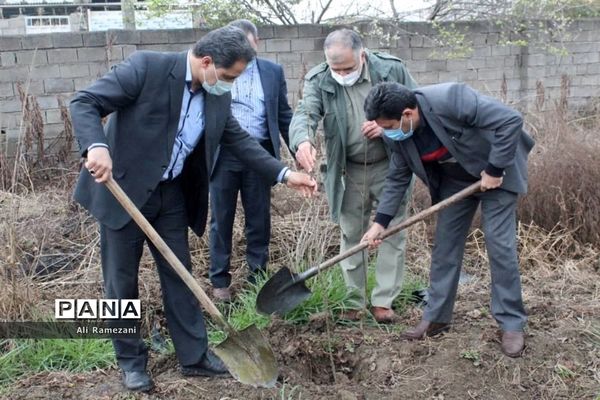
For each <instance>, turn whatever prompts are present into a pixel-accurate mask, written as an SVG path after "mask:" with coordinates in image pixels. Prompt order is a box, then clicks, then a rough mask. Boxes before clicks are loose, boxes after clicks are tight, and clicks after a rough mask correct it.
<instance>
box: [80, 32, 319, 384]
mask: <svg viewBox="0 0 600 400" xmlns="http://www.w3.org/2000/svg"><path fill="white" fill-rule="evenodd" d="M254 56H255V51H254V50H253V49H252V47H251V46H250V44H249V43H248V40H247V39H246V36H245V35H244V33H243V32H242V31H241V30H240V29H238V28H233V27H228V28H221V29H217V30H215V31H212V32H210V33H208V34H206V35H205V36H204V37H203V38H202V39H200V40H199V41H198V42H197V43H196V44H195V45H194V47H193V48H192V49H191V50H190V51H187V52H182V53H158V52H148V51H140V52H136V53H134V54H133V55H132V56H131V57H129V58H128V59H127V60H125V61H124V62H123V63H121V64H119V65H117V66H115V67H114V68H113V69H112V70H111V71H110V72H109V73H107V74H106V75H105V76H104V77H102V78H100V79H99V80H98V81H96V82H95V83H94V84H92V85H91V86H90V87H89V88H88V89H85V90H82V91H80V92H79V93H77V94H76V95H75V97H74V99H73V100H72V102H71V116H72V119H73V126H74V129H75V135H76V137H77V140H78V143H79V146H80V149H81V154H82V156H83V157H86V158H87V162H86V164H85V166H86V169H84V170H82V172H81V175H80V177H79V181H78V182H77V187H76V189H75V199H76V200H77V201H78V202H79V203H81V204H82V205H83V206H84V207H85V208H86V209H88V210H89V211H90V212H91V214H92V215H94V216H95V217H96V218H97V219H98V221H99V223H100V238H101V253H102V272H103V276H104V287H105V295H106V297H107V298H114V299H134V298H137V297H138V280H137V277H138V266H139V260H140V257H141V255H142V249H143V244H144V242H145V240H146V238H145V236H144V234H143V233H142V231H141V230H140V228H139V227H138V226H137V225H136V224H135V222H134V221H132V220H131V218H130V217H129V215H127V213H126V212H125V210H124V209H123V208H122V207H121V206H120V205H119V204H118V203H117V201H116V200H115V199H114V198H113V196H112V195H111V194H110V192H109V191H108V190H107V189H106V187H105V186H104V185H101V184H98V183H103V182H105V181H107V180H108V179H109V178H110V177H111V175H112V176H113V177H114V179H115V180H116V181H117V182H118V183H119V185H121V186H122V188H123V190H124V191H125V192H126V193H127V194H128V195H129V197H130V198H131V199H132V201H133V202H134V203H135V205H136V206H137V207H138V208H139V209H140V210H141V212H142V214H143V215H144V216H145V217H146V218H147V219H148V220H149V221H150V223H151V224H152V225H153V226H154V228H155V229H156V230H157V231H158V233H159V234H160V235H161V236H162V237H163V239H164V240H165V242H166V243H167V244H168V245H169V247H171V249H172V250H173V251H174V252H175V254H176V255H177V257H178V258H179V259H180V260H181V261H182V263H183V264H184V265H185V266H186V267H187V268H188V269H190V268H191V260H190V253H189V246H188V236H187V235H188V231H187V227H188V225H189V226H190V227H191V228H192V229H193V230H194V232H196V233H197V234H198V235H202V233H203V232H204V227H205V225H206V217H207V208H208V176H209V171H210V169H211V167H212V165H213V160H214V158H215V152H216V149H217V147H218V146H219V145H221V146H222V147H223V148H227V149H228V150H230V151H231V152H232V153H233V154H235V156H236V157H238V158H239V159H240V160H241V161H243V162H244V163H245V164H246V165H248V167H249V168H254V169H256V170H257V171H259V172H260V173H261V174H262V175H263V176H264V177H265V179H267V180H269V181H271V182H275V181H279V182H283V183H286V184H287V185H288V186H290V187H293V188H295V189H298V190H300V191H302V192H303V193H304V195H307V196H309V195H311V194H312V193H314V191H315V190H316V183H315V182H314V180H312V179H311V178H309V177H308V176H307V175H304V174H300V173H297V172H292V171H291V170H289V169H288V168H286V167H285V166H284V165H283V164H282V163H281V162H279V161H278V160H276V159H275V158H273V157H272V156H271V155H270V154H269V153H268V152H267V151H265V150H264V149H263V148H262V147H261V146H260V145H258V144H257V142H256V141H255V140H254V139H252V138H251V137H250V136H249V135H248V133H247V132H245V131H244V130H242V129H241V128H240V126H239V124H238V123H237V121H236V120H235V118H234V117H233V116H232V115H231V111H230V108H231V97H230V94H229V90H230V89H231V85H232V82H233V80H234V79H235V78H236V77H237V76H239V75H240V74H241V73H242V71H243V70H244V69H245V68H246V65H247V63H248V62H250V61H251V60H252V59H253V58H254ZM106 116H109V118H108V121H107V123H106V126H105V127H104V128H103V126H102V122H101V120H102V118H103V117H106ZM148 245H149V247H150V250H151V252H152V254H153V256H154V259H155V261H156V264H157V266H158V272H159V276H160V281H161V287H162V293H163V304H164V308H165V314H166V317H167V323H168V327H169V331H170V334H171V338H172V339H173V343H174V345H175V351H176V353H177V358H178V360H179V363H180V364H181V367H182V373H183V374H184V375H187V376H194V375H202V376H214V375H219V374H224V373H226V369H225V367H224V365H223V363H222V361H221V360H219V359H218V358H217V357H216V356H215V355H214V354H213V353H212V352H210V351H208V350H207V349H208V347H207V336H206V328H205V325H204V319H203V317H202V313H201V311H200V307H199V305H198V302H197V300H196V299H195V298H194V296H193V295H192V293H191V291H190V290H189V289H188V288H187V287H186V286H185V284H184V283H183V282H182V281H181V279H180V278H179V277H178V276H177V275H176V273H175V272H174V271H173V270H172V269H171V268H170V267H169V265H168V263H167V262H166V261H165V260H164V259H163V257H162V256H161V255H160V254H159V253H158V251H157V249H156V248H155V247H154V246H153V245H152V244H151V243H148ZM113 345H114V347H115V352H116V355H117V361H118V363H119V366H120V367H121V369H122V370H123V382H124V384H125V386H126V387H127V388H128V389H130V390H149V389H150V388H151V387H152V386H153V384H152V380H151V379H150V376H149V375H148V374H147V372H146V363H147V359H148V356H147V348H146V346H145V345H144V342H143V341H142V340H141V339H140V338H136V339H125V338H114V339H113Z"/></svg>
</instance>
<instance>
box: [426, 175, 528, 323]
mask: <svg viewBox="0 0 600 400" xmlns="http://www.w3.org/2000/svg"><path fill="white" fill-rule="evenodd" d="M470 183H472V182H466V181H463V180H458V179H454V178H452V177H448V176H444V175H442V176H441V187H440V194H441V197H442V199H445V198H448V197H449V196H451V195H452V194H454V193H456V192H458V191H459V190H461V189H463V188H465V187H466V186H468V185H469V184H470ZM480 203H481V216H482V225H483V232H484V235H485V244H486V249H487V253H488V258H489V263H490V270H491V289H492V300H491V311H492V315H493V316H494V318H495V319H496V321H497V322H498V324H499V325H500V327H501V328H502V329H503V330H505V331H521V330H523V327H524V326H525V323H526V321H527V316H526V313H525V309H524V307H523V300H522V296H521V277H520V274H519V264H518V256H517V237H516V236H517V232H516V231H517V227H516V215H515V210H516V207H517V194H515V193H512V192H508V191H506V190H502V189H496V190H491V191H486V192H483V193H478V194H476V195H474V196H470V197H469V198H467V199H465V200H462V201H460V202H458V203H456V204H454V205H452V206H450V207H448V208H446V209H444V210H442V211H440V213H439V215H438V218H437V225H436V232H435V243H434V248H433V253H432V256H431V272H430V288H429V296H430V299H429V301H428V304H427V306H426V308H425V312H424V315H423V319H425V320H427V321H433V322H440V323H449V322H450V321H451V319H452V310H453V308H454V300H455V297H456V291H457V288H458V279H459V276H460V269H461V266H462V261H463V254H464V248H465V242H466V239H467V234H468V232H469V228H470V226H471V222H472V220H473V216H474V214H475V211H476V210H477V207H478V206H479V204H480Z"/></svg>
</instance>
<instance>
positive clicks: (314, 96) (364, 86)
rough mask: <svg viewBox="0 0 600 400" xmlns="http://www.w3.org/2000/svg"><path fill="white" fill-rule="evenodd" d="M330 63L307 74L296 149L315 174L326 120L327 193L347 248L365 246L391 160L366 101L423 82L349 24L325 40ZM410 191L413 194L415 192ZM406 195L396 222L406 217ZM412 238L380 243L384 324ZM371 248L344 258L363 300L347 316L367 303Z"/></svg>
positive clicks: (294, 135)
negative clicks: (390, 88) (376, 89)
mask: <svg viewBox="0 0 600 400" xmlns="http://www.w3.org/2000/svg"><path fill="white" fill-rule="evenodd" d="M324 48H325V58H326V62H324V63H321V64H319V65H317V66H316V67H314V68H313V69H311V70H310V71H309V72H308V73H307V74H306V76H305V82H304V96H303V99H302V100H301V101H300V103H299V105H298V107H297V109H296V111H295V113H294V116H293V118H292V122H291V125H290V147H291V149H292V151H295V152H296V160H297V161H298V163H299V164H300V165H301V167H302V168H304V169H305V170H306V171H308V172H312V170H313V169H314V166H315V158H316V149H315V145H316V130H317V124H318V122H319V121H320V120H321V119H323V130H324V139H325V149H326V158H327V161H326V163H327V165H326V167H325V166H321V171H322V172H324V181H325V190H326V193H327V198H328V201H329V208H330V212H331V218H332V219H333V221H334V222H336V223H339V225H340V228H341V230H342V243H341V246H340V247H341V251H342V252H343V251H345V250H347V249H349V248H350V247H352V246H354V245H356V244H358V243H359V242H360V239H361V237H362V235H363V234H364V232H365V231H366V229H367V227H368V224H369V216H370V214H371V209H372V207H373V205H374V204H375V203H377V202H378V200H379V196H380V195H381V193H382V189H383V183H384V180H385V177H386V173H387V169H388V164H389V155H388V153H389V150H388V149H387V148H386V145H385V144H384V142H383V140H382V138H381V136H382V133H383V130H382V129H381V128H380V127H379V126H378V125H377V124H376V123H375V122H374V121H367V120H366V119H365V113H364V110H363V104H364V101H365V99H366V97H367V94H368V93H369V90H370V89H371V87H372V86H374V85H376V84H377V83H379V82H383V81H391V82H398V83H401V84H403V85H405V86H407V87H409V88H415V87H416V83H415V81H414V79H413V78H412V77H411V76H410V74H409V72H408V71H407V69H406V67H405V66H404V64H403V63H402V61H401V60H400V59H399V58H396V57H394V56H391V55H389V54H384V53H377V52H371V51H369V50H367V49H365V48H363V46H362V42H361V39H360V36H359V35H358V34H357V33H356V32H354V31H352V30H349V29H341V30H337V31H334V32H332V33H330V34H329V36H327V38H326V39H325V44H324ZM409 192H410V191H409ZM409 198H410V193H407V194H406V195H405V196H404V199H403V200H402V206H401V207H400V208H399V211H398V213H397V214H396V216H395V221H394V222H398V221H399V220H402V219H404V217H405V213H406V205H407V199H409ZM405 243H406V235H405V234H398V235H395V236H393V237H391V238H389V239H387V240H386V241H384V242H383V244H382V245H381V246H380V247H379V253H378V257H377V265H376V285H375V288H374V289H373V292H372V294H371V305H372V309H371V313H372V314H373V316H374V318H375V319H376V320H377V321H378V322H380V323H386V322H393V321H394V320H395V317H396V316H395V314H394V311H393V310H392V303H393V301H394V299H395V298H396V296H398V294H399V293H400V290H401V288H402V278H403V275H404V248H405ZM365 262H366V252H364V253H358V254H355V255H354V256H352V257H349V258H347V259H346V260H344V261H342V262H341V266H342V270H343V272H344V279H345V281H346V285H347V287H348V288H349V289H350V290H352V291H353V294H354V296H355V299H356V302H355V307H354V309H352V310H348V311H346V312H345V313H344V314H343V315H342V318H344V319H349V320H357V319H359V318H360V309H361V308H363V307H364V305H365V303H366V298H365V287H366V282H365V278H366V269H365V268H366V264H365Z"/></svg>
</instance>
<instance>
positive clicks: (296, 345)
mask: <svg viewBox="0 0 600 400" xmlns="http://www.w3.org/2000/svg"><path fill="white" fill-rule="evenodd" d="M559 271H561V272H559ZM562 271H564V270H561V269H560V268H557V271H556V272H555V274H551V275H550V276H547V277H544V279H537V277H535V276H532V277H528V276H525V277H524V279H523V280H524V286H525V299H526V302H527V306H528V310H529V314H530V321H529V328H528V331H527V349H526V351H525V354H524V356H523V357H522V358H519V359H510V358H508V357H505V356H504V355H502V353H501V352H500V350H499V336H498V331H497V328H496V325H495V322H494V320H493V318H492V317H491V316H489V314H488V313H487V311H486V310H487V304H488V298H489V296H488V292H487V282H486V275H487V274H486V271H480V274H479V275H478V276H477V278H476V279H475V280H474V281H473V282H470V283H469V284H467V285H464V286H462V287H461V289H460V293H459V297H458V300H457V306H456V310H455V321H454V325H453V329H452V330H451V331H450V332H449V333H447V334H444V335H442V336H441V337H439V338H434V339H428V340H425V341H422V342H405V341H402V340H401V339H400V337H399V333H400V332H401V331H402V330H403V329H405V328H406V325H410V324H414V323H417V322H418V320H419V317H420V310H419V309H417V308H414V309H412V310H410V311H409V312H408V313H407V314H406V315H405V319H404V320H403V324H402V325H398V326H392V327H378V326H374V325H372V324H371V325H369V324H368V323H367V322H365V323H364V324H363V325H361V324H356V325H351V326H348V325H340V324H338V325H330V326H332V329H331V330H330V332H329V333H328V332H327V329H326V326H327V324H326V321H325V318H328V317H327V316H326V315H323V316H317V317H316V318H315V319H313V320H312V321H311V322H310V323H309V324H308V325H304V326H294V325H289V324H287V323H285V322H283V321H279V320H276V321H273V323H272V324H271V326H270V327H269V329H268V332H266V335H267V336H268V337H269V339H270V342H271V344H272V346H273V349H274V350H275V352H276V354H277V356H278V359H279V363H280V368H281V374H280V378H279V382H278V384H277V387H276V388H274V389H255V388H252V387H249V386H244V385H241V384H239V383H237V382H236V381H235V380H233V379H209V378H184V377H183V376H182V375H180V374H179V372H178V370H177V362H176V359H175V358H174V356H154V357H153V358H152V360H151V363H150V371H151V373H152V375H153V378H154V380H155V382H156V388H155V389H154V390H153V391H152V392H150V393H148V394H133V393H127V392H125V391H124V390H123V388H122V386H121V383H120V376H119V373H118V371H116V370H108V371H97V372H91V373H84V374H67V373H43V374H38V375H35V376H30V377H27V378H26V379H23V380H21V381H20V382H18V384H17V385H16V386H15V387H14V390H13V391H12V392H11V393H10V394H8V395H7V397H6V398H7V399H11V400H12V399H14V400H17V399H27V400H32V399H53V400H54V399H81V400H88V399H89V400H91V399H107V400H108V399H174V400H179V399H246V400H249V399H300V398H301V399H344V400H350V399H439V400H441V399H595V398H596V397H595V396H597V395H598V394H600V369H599V368H600V348H599V345H598V343H597V342H596V343H595V342H594V339H593V336H592V335H591V334H590V331H589V329H590V327H591V325H592V323H596V324H597V323H598V322H600V321H599V320H598V316H600V304H599V302H598V301H597V300H593V299H597V297H596V296H597V295H598V291H599V290H600V286H599V284H598V279H597V278H598V271H597V270H596V269H595V267H593V266H590V268H589V269H588V270H587V271H579V272H578V274H577V277H576V278H566V279H565V277H564V276H563V275H562ZM470 272H475V271H470ZM558 283H560V284H561V285H564V286H563V287H562V288H561V287H558V286H557V284H558ZM573 288H576V290H575V291H573V290H571V289H573ZM564 290H569V292H570V295H569V296H565V295H564V292H563V291H564ZM404 324H406V325H404ZM596 340H597V339H596ZM567 371H570V372H567Z"/></svg>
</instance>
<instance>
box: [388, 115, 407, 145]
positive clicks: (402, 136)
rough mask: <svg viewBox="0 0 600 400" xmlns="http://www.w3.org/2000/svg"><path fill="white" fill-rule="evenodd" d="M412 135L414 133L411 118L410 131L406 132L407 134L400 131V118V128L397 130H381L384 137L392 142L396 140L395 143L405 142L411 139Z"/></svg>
mask: <svg viewBox="0 0 600 400" xmlns="http://www.w3.org/2000/svg"><path fill="white" fill-rule="evenodd" d="M413 133H414V131H413V124H412V118H411V120H410V129H409V130H408V132H404V131H403V130H402V117H400V127H399V128H397V129H384V130H383V134H384V135H385V136H387V137H389V138H390V139H392V140H397V141H402V140H406V139H408V138H409V137H411V136H412V135H413Z"/></svg>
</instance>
